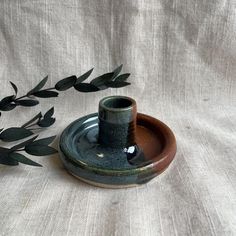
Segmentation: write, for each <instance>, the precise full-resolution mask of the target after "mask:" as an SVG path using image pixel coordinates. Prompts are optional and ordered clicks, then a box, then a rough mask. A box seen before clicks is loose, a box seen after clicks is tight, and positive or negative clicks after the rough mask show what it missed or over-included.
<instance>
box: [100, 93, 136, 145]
mask: <svg viewBox="0 0 236 236" xmlns="http://www.w3.org/2000/svg"><path fill="white" fill-rule="evenodd" d="M98 118H99V133H98V142H99V143H100V144H101V145H102V146H105V147H111V148H126V147H129V146H132V145H135V144H136V140H135V132H136V118H137V105H136V102H135V100H134V99H132V98H129V97H125V96H110V97H106V98H104V99H102V100H101V101H100V102H99V112H98Z"/></svg>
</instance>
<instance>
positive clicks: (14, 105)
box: [0, 104, 16, 111]
mask: <svg viewBox="0 0 236 236" xmlns="http://www.w3.org/2000/svg"><path fill="white" fill-rule="evenodd" d="M15 107H16V104H8V105H5V106H4V107H1V108H0V110H2V111H11V110H13V109H14V108H15Z"/></svg>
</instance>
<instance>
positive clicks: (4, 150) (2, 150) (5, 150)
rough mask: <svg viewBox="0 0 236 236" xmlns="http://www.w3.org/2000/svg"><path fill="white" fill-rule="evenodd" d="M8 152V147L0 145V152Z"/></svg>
mask: <svg viewBox="0 0 236 236" xmlns="http://www.w3.org/2000/svg"><path fill="white" fill-rule="evenodd" d="M8 152H10V149H9V148H4V147H0V154H1V153H8Z"/></svg>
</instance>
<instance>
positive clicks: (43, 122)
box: [37, 107, 56, 127]
mask: <svg viewBox="0 0 236 236" xmlns="http://www.w3.org/2000/svg"><path fill="white" fill-rule="evenodd" d="M53 114H54V107H52V108H51V109H49V110H48V111H47V112H46V113H45V115H44V116H43V118H42V119H39V120H38V122H37V125H38V126H40V127H49V126H51V125H52V124H54V122H55V121H56V119H55V118H52V116H53Z"/></svg>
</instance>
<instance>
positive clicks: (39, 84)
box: [27, 75, 48, 96]
mask: <svg viewBox="0 0 236 236" xmlns="http://www.w3.org/2000/svg"><path fill="white" fill-rule="evenodd" d="M47 81H48V75H47V76H46V77H45V78H44V79H42V80H41V81H40V82H39V83H38V84H37V85H36V86H35V87H34V88H33V89H31V90H30V91H29V92H28V93H27V96H29V95H31V94H33V93H35V92H38V91H39V90H40V89H41V88H43V87H44V85H45V84H46V83H47Z"/></svg>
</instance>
